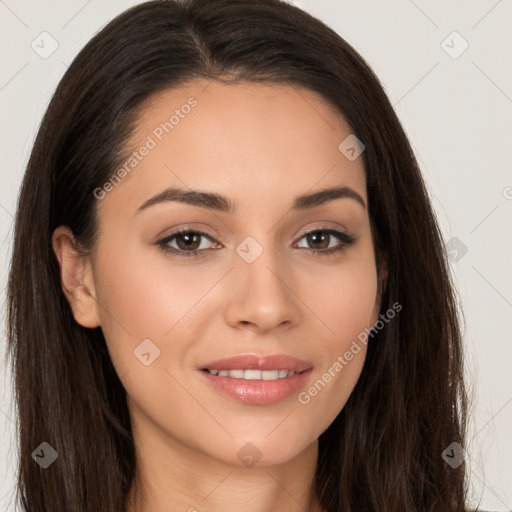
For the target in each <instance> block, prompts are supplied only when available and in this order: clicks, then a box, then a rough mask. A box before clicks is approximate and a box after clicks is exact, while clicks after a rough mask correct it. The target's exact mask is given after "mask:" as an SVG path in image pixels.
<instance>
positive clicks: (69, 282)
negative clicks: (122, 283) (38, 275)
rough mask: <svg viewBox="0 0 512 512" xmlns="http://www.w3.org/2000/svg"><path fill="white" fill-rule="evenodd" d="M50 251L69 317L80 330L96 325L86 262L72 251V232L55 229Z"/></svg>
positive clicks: (94, 306) (84, 258) (94, 301)
mask: <svg viewBox="0 0 512 512" xmlns="http://www.w3.org/2000/svg"><path fill="white" fill-rule="evenodd" d="M52 246H53V251H54V252H55V255H56V257H57V261H58V262H59V266H60V281H61V286H62V290H63V292H64V295H65V296H66V298H67V300H68V302H69V304H70V306H71V309H72V311H73V316H74V318H75V320H76V321H77V323H79V324H80V325H81V326H82V327H88V328H94V327H98V326H99V325H100V319H99V314H98V303H97V302H96V293H95V289H94V276H93V273H92V267H91V262H90V259H89V258H87V257H85V256H84V255H83V254H81V253H80V252H79V251H78V250H77V249H76V244H75V239H74V236H73V233H72V231H71V230H70V229H69V228H68V227H67V226H59V227H58V228H57V229H56V230H55V231H54V232H53V235H52Z"/></svg>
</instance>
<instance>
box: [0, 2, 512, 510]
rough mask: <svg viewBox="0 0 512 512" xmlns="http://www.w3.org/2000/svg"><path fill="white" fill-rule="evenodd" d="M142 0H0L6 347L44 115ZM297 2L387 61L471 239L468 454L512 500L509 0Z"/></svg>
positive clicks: (7, 465)
mask: <svg viewBox="0 0 512 512" xmlns="http://www.w3.org/2000/svg"><path fill="white" fill-rule="evenodd" d="M136 3H139V2H138V1H133V0H130V1H129V0H111V1H109V2H105V1H103V2H102V1H100V0H89V1H87V0H83V1H78V0H73V1H70V0H67V1H65V0H51V1H49V0H46V1H41V0H23V1H22V0H5V1H2V0H0V46H1V50H2V66H1V68H0V109H1V125H0V130H1V132H0V155H1V166H0V241H1V246H0V268H1V276H0V292H1V298H2V315H3V316H2V333H1V338H0V343H1V349H2V354H3V353H4V349H5V327H4V326H5V285H6V280H7V269H8V262H9V255H10V251H11V247H12V242H11V238H12V222H13V214H14V211H15V207H16V198H17V194H18V191H19V186H20V183H21V179H22V176H23V172H24V167H25V165H26V163H27V160H28V156H29V152H30V149H31V146H32V143H33V140H34V137H35V134H36V131H37V127H38V125H39V122H40V120H41V117H42V115H43V113H44V111H45V109H46V106H47V104H48V101H49V99H50V96H51V94H52V92H53V90H54V89H55V87H56V85H57V83H58V81H59V80H60V78H61V76H62V74H63V73H64V71H65V70H66V67H67V66H68V65H69V64H70V62H71V61H72V60H73V58H74V57H75V55H76V54H77V53H78V51H79V50H80V49H81V48H82V47H83V46H84V45H85V43H86V42H87V41H88V40H89V39H90V38H91V37H92V36H93V34H94V33H96V32H97V31H98V30H99V29H100V28H101V27H103V26H104V25H105V24H106V23H107V22H108V21H110V20H111V19H112V18H113V17H114V16H115V15H116V14H118V13H120V12H122V11H123V10H125V9H126V8H128V7H129V6H131V5H134V4H136ZM293 3H295V4H296V5H298V6H299V7H302V8H303V9H305V10H306V11H308V12H310V13H311V14H313V15H315V16H317V17H319V18H320V19H322V20H323V21H324V22H325V23H327V24H328V25H329V26H331V27H332V28H333V29H335V30H336V31H337V32H338V33H339V34H340V35H341V36H342V37H344V38H345V39H346V40H347V41H348V42H349V43H350V44H351V45H352V46H354V47H355V49H356V50H358V51H359V52H360V53H361V54H362V56H363V57H364V58H365V59H366V60H367V62H368V63H369V64H370V65H371V66H372V68H373V69H374V71H375V72H376V73H377V75H378V76H379V78H380V79H381V81H382V83H383V85H384V87H385V88H386V91H387V93H388V95H389V97H390V99H391V101H392V103H393V105H395V108H396V111H397V113H398V115H399V117H400V119H401V121H402V123H403V125H404V127H405V129H406V131H407V133H408V135H409V137H410V140H411V142H412V144H413V147H414V149H415V151H416V155H417V157H418V159H419V162H420V165H421V167H422V170H423V173H424V176H425V177H426V180H427V182H428V186H429V190H430V193H431V197H432V199H433V203H434V206H435V209H436V212H437V214H438V217H439V221H440V224H441V227H442V230H443V233H444V236H445V240H446V241H447V242H448V241H450V240H452V239H453V237H456V238H457V239H458V240H460V242H461V243H462V244H464V246H465V247H467V253H466V254H464V255H463V256H462V257H461V254H462V252H459V253H458V254H455V253H453V261H452V269H453V274H454V277H455V279H456V282H457V285H458V289H459V292H460V297H461V301H462V306H463V309H464V315H465V321H466V328H465V345H466V359H467V365H468V368H467V373H468V383H469V385H470V391H472V394H473V402H474V405H473V411H472V412H473V415H472V419H471V423H470V435H469V441H470V445H469V449H468V454H467V456H468V458H467V462H468V466H469V468H470V473H471V488H472V494H473V500H474V502H475V503H478V502H481V506H482V508H483V509H487V510H495V511H505V510H512V485H511V483H512V436H511V435H510V432H511V427H512V386H511V384H512V377H511V371H510V362H511V361H512V357H511V356H512V343H511V340H512V337H511V330H512V329H511V327H512V325H511V324H512V323H511V313H512V266H511V265H510V261H512V258H511V256H512V236H511V235H512V223H511V213H512V174H511V161H512V158H511V156H512V155H511V146H512V137H511V135H512V117H511V111H512V68H511V67H510V62H512V44H511V40H512V35H511V34H512V30H511V20H512V2H511V0H498V1H497V0H482V1H478V2H476V1H471V2H470V1H467V2H461V1H447V0H443V1H439V0H438V1H426V0H414V1H413V0H400V1H398V0H397V1H391V0H387V1H382V0H316V1H315V0H303V1H296V2H293ZM43 31H47V32H49V33H50V34H51V36H52V37H53V38H54V39H55V40H56V41H57V42H58V48H57V50H56V51H55V52H54V53H53V54H52V55H50V56H49V57H48V58H47V59H43V58H41V57H40V56H39V55H38V54H37V53H36V52H35V51H34V50H33V49H32V47H31V43H32V42H33V41H34V40H35V41H36V43H37V42H38V41H39V44H40V46H42V44H43V43H41V42H40V41H41V39H40V34H41V33H42V32H43ZM454 31H457V32H458V33H459V34H460V35H461V36H462V38H463V39H464V40H465V41H466V42H467V43H468V44H469V47H468V49H467V50H466V51H465V52H464V53H462V54H461V55H460V56H458V57H457V58H452V57H453V56H454V55H456V53H458V52H459V51H460V50H461V49H463V45H464V41H463V40H461V39H457V36H453V35H450V34H452V32H454ZM448 36H450V37H448ZM447 37H448V39H446V38H447ZM443 41H445V43H443ZM48 47H49V46H46V48H48ZM447 51H448V52H451V53H452V56H450V55H449V54H448V53H447ZM449 243H450V244H454V243H455V242H453V241H452V242H449ZM459 246H460V243H459ZM456 260H457V261H456ZM2 370H4V366H3V364H2ZM2 373H3V378H2V379H1V386H2V388H1V389H0V394H1V397H0V432H1V437H0V439H1V446H0V510H2V511H4V510H5V511H7V510H8V511H11V510H13V505H12V502H10V498H11V495H12V490H13V485H14V476H15V465H16V457H17V455H16V444H15V437H14V423H13V421H14V418H15V411H14V406H13V402H12V389H11V384H10V379H11V374H10V373H9V369H5V372H2ZM471 386H472V387H471ZM436 455H437V454H436ZM440 455H441V454H439V456H440Z"/></svg>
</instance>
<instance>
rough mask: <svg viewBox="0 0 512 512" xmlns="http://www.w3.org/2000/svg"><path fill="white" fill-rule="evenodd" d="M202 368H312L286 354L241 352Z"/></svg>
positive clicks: (300, 369)
mask: <svg viewBox="0 0 512 512" xmlns="http://www.w3.org/2000/svg"><path fill="white" fill-rule="evenodd" d="M200 368H201V369H202V370H238V369H243V370H293V371H295V372H303V371H305V370H309V369H310V368H312V365H311V364H310V363H308V362H307V361H303V360H301V359H297V358H295V357H291V356H287V355H286V354H272V355H267V356H264V355H261V356H260V355H255V354H240V355H237V356H233V357H227V358H225V359H218V360H217V361H212V362H211V363H207V364H205V365H202V366H201V367H200Z"/></svg>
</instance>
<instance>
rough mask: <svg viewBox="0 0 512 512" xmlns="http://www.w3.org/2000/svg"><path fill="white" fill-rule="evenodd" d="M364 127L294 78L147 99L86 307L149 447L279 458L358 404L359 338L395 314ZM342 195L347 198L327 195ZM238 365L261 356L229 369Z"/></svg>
mask: <svg viewBox="0 0 512 512" xmlns="http://www.w3.org/2000/svg"><path fill="white" fill-rule="evenodd" d="M166 123H167V124H166ZM350 135H351V130H350V127H349V126H348V125H347V124H346V123H345V122H343V121H342V120H341V119H340V118H339V117H336V116H335V115H334V114H333V112H332V109H331V108H330V107H329V106H327V105H326V104H325V103H324V102H322V101H321V99H320V98H319V97H318V96H317V95H315V94H314V93H312V92H310V91H308V90H305V89H301V88H298V87H293V88H292V87H290V86H286V85H269V84H265V85H262V84H247V83H245V84H238V85H225V84H221V83H219V82H211V83H210V84H209V85H208V83H207V82H196V83H194V84H190V85H188V86H186V87H185V88H183V89H179V90H168V91H165V92H164V93H160V94H159V95H158V96H156V97H154V98H153V100H152V101H151V103H150V104H148V106H147V108H146V109H145V110H144V114H143V115H142V116H141V118H140V119H139V122H138V125H137V130H136V133H135V134H134V136H133V138H132V140H131V142H132V145H133V149H134V150H136V151H137V154H136V155H134V157H133V159H132V160H130V161H128V162H127V166H126V167H125V171H124V172H123V171H120V172H118V173H117V174H116V177H115V178H113V179H112V180H111V181H110V182H109V183H107V184H106V185H105V186H104V187H102V189H101V190H96V192H95V195H96V196H97V197H98V198H99V199H98V215H99V238H98V243H97V245H96V246H95V247H94V250H93V252H92V254H91V256H90V260H89V261H90V277H89V281H88V282H89V283H90V288H92V289H91V294H92V295H93V296H94V297H95V300H93V301H90V303H89V305H88V304H87V302H86V301H84V303H83V304H82V306H83V308H84V309H83V310H85V309H87V308H89V313H90V314H93V315H95V318H96V319H97V324H98V325H101V328H102V330H103V333H104V335H105V339H106V342H107V345H108V349H109V352H110V354H111V357H112V361H113V364H114V366H115V368H116V371H117V373H118V375H119V377H120V379H121V381H122V383H123V385H124V387H125V389H126V392H127V398H128V405H129V408H130V413H131V416H132V422H133V428H134V433H138V435H139V438H140V439H153V440H155V439H157V440H158V441H157V442H158V443H164V444H165V445H167V446H173V447H174V448H175V449H176V450H182V451H183V450H184V452H183V453H185V452H188V453H191V452H190V450H192V451H193V452H195V453H196V454H199V456H201V457H204V456H207V457H209V458H213V459H216V460H217V461H222V462H224V463H228V464H231V465H237V466H240V465H242V464H245V465H246V466H247V465H249V464H252V462H250V461H251V460H252V461H255V460H257V459H259V461H258V463H259V465H271V464H278V463H281V462H285V461H288V460H290V459H292V458H293V457H294V456H296V455H298V454H299V453H301V452H302V451H303V450H305V449H306V448H307V447H310V446H311V445H312V444H313V443H315V442H316V440H317V439H318V437H319V435H320V434H321V433H322V432H323V431H324V430H325V429H326V428H327V427H328V426H329V425H330V423H331V422H332V421H333V420H334V418H335V417H336V416H337V415H338V413H339V412H340V410H341V409H342V408H343V406H344V404H345V403H346V401H347V399H348V398H349V395H350V393H351V392H352V389H353V388H354V386H355V384H356V382H357V379H358V377H359V375H360V372H361V369H362V366H363V362H364V358H365V355H366V350H365V345H364V344H363V343H361V342H360V341H358V342H357V343H358V344H357V345H356V346H358V347H359V349H358V350H357V349H354V343H353V342H354V340H356V341H357V340H358V336H360V335H361V333H364V332H365V329H368V328H370V327H372V326H373V325H374V324H375V322H376V321H377V319H378V314H379V304H378V301H379V297H378V287H377V269H376V263H375V258H374V247H373V243H372V236H371V231H370V222H369V212H368V202H367V196H366V180H365V173H364V167H363V158H362V156H360V157H357V158H355V156H357V153H358V149H359V148H358V147H357V146H355V145H354V143H353V141H352V139H348V140H347V141H345V139H346V138H347V137H348V136H350ZM343 141H345V142H344V144H342V146H341V149H339V146H340V144H341V143H342V142H343ZM350 147H353V148H354V149H355V151H351V150H350ZM143 148H146V149H143ZM347 148H348V151H347ZM116 171H117V170H116ZM331 188H339V189H340V190H341V191H340V192H338V193H337V194H335V193H331V194H327V193H326V194H325V195H317V194H318V193H319V192H321V191H324V190H326V189H331ZM170 189H175V190H174V191H171V190H170ZM166 191H168V192H167V193H166ZM192 192H201V193H205V194H211V195H212V196H214V198H213V199H212V198H210V196H208V198H207V197H205V196H203V197H199V196H195V195H192ZM180 194H182V195H181V196H180ZM186 194H188V196H187V195H186ZM308 196H311V199H307V198H306V197H308ZM180 197H181V198H182V200H176V199H178V198H180ZM220 197H222V199H221V198H220ZM152 198H155V199H153V200H152ZM187 198H188V200H189V201H186V199H187ZM299 198H302V199H299ZM173 199H174V200H173ZM230 206H232V211H231V208H230ZM178 228H183V229H185V230H187V231H192V232H193V233H188V234H187V233H185V234H181V235H180V234H178V235H177V236H174V237H173V236H172V235H173V234H174V233H175V231H176V230H177V229H178ZM197 231H200V232H203V233H205V234H206V235H202V234H198V233H197ZM337 232H338V233H337ZM308 233H310V234H309V235H308ZM337 248H339V249H341V250H338V251H332V252H331V253H328V252H327V251H328V250H329V249H337ZM187 255H188V256H187ZM83 310H82V311H83ZM75 318H77V321H79V322H80V315H79V314H77V315H75ZM89 326H90V325H89ZM360 339H361V337H360V338H359V340H360ZM351 347H352V349H351ZM347 352H350V353H351V355H352V357H350V355H347V356H346V355H345V354H346V353H347ZM274 355H282V356H284V357H282V358H279V357H278V358H274V359H272V358H270V359H267V360H264V358H265V357H266V356H274ZM235 356H249V357H248V358H246V359H241V360H239V361H227V362H225V363H224V364H221V363H218V361H219V360H222V359H226V358H232V357H235ZM291 358H295V359H291ZM296 360H299V362H297V361H296ZM336 363H338V364H336ZM340 367H341V369H340ZM206 368H209V369H210V370H219V369H220V368H223V369H224V370H225V371H227V370H242V371H238V372H236V371H235V372H233V373H228V375H227V376H225V372H224V373H222V374H220V375H213V374H211V373H210V372H208V371H207V370H205V369H206ZM293 368H295V371H296V372H297V373H296V374H295V375H294V376H290V377H288V375H291V374H289V373H287V372H285V370H287V371H288V372H290V371H292V370H293ZM258 369H259V370H260V372H258ZM243 370H252V371H243ZM262 370H263V371H262ZM279 370H281V372H280V371H279ZM299 372H302V373H299ZM284 375H286V377H284ZM251 457H252V459H251Z"/></svg>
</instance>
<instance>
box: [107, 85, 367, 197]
mask: <svg viewBox="0 0 512 512" xmlns="http://www.w3.org/2000/svg"><path fill="white" fill-rule="evenodd" d="M350 135H351V128H350V126H349V125H348V124H347V122H346V121H345V120H344V119H343V117H342V116H341V115H339V114H338V113H337V112H336V111H335V110H334V108H333V107H332V106H331V105H330V104H329V103H328V102H327V101H326V100H324V99H323V98H322V97H321V96H320V95H318V94H317V93H314V92H312V91H310V90H308V89H305V88H301V87H298V86H295V85H294V86H290V85H287V84H270V83H237V84H225V83H221V82H218V81H205V80H200V81H196V82H193V83H189V84H187V85H186V86H183V87H180V88H177V89H167V90H165V91H163V92H160V93H158V94H155V95H154V96H153V97H151V98H150V99H149V100H148V101H146V103H145V104H144V106H143V108H142V109H141V114H140V116H139V118H138V120H137V123H136V129H135V131H134V133H133V135H132V138H131V140H130V143H129V148H130V151H134V153H135V154H136V156H132V158H131V159H130V160H131V161H130V160H129V159H128V158H127V159H126V161H125V162H124V163H125V164H126V165H125V169H126V170H127V171H128V172H125V173H123V175H124V177H123V179H122V182H121V183H119V184H118V185H116V187H115V189H114V190H113V192H110V193H109V201H110V200H122V201H123V202H125V203H126V202H130V203H133V202H134V201H138V202H140V200H141V199H143V198H147V197H149V196H150V195H152V194H155V193H157V192H159V189H162V187H168V186H179V187H181V188H185V189H186V188H187V187H190V188H198V187H199V188H202V189H204V190H216V191H218V190H219V187H220V186H222V192H223V193H224V194H225V195H228V196H231V197H235V196H236V197H238V198H239V199H240V201H242V202H244V201H245V202H246V203H247V202H249V203H250V202H251V201H254V200H255V199H257V200H258V201H259V204H260V205H262V204H264V203H265V202H273V203H275V202H276V201H277V202H279V201H285V200H286V201H288V200H289V198H288V196H290V197H296V196H298V195H301V194H304V193H305V192H307V191H308V190H314V189H315V188H325V187H327V186H333V185H340V184H341V185H346V186H350V187H352V188H355V189H357V191H358V193H359V194H360V195H361V196H362V197H363V198H364V199H365V200H366V190H365V188H366V186H365V174H364V166H363V159H362V158H357V159H356V160H354V161H351V160H349V159H347V158H346V157H345V156H344V154H343V153H342V152H341V151H340V149H339V145H340V143H342V141H344V140H345V139H346V138H347V137H348V136H350ZM121 196H122V197H121ZM137 206H138V205H137Z"/></svg>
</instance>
